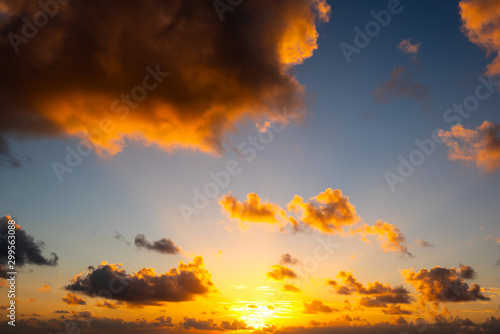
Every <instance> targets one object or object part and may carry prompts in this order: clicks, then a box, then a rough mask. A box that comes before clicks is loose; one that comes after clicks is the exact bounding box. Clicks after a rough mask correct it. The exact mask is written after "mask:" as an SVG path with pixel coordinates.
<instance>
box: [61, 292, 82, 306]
mask: <svg viewBox="0 0 500 334" xmlns="http://www.w3.org/2000/svg"><path fill="white" fill-rule="evenodd" d="M62 301H63V302H65V303H66V304H68V305H86V304H87V303H86V302H85V300H83V299H82V298H80V297H78V296H77V295H75V294H74V293H67V294H66V296H64V297H63V298H62Z"/></svg>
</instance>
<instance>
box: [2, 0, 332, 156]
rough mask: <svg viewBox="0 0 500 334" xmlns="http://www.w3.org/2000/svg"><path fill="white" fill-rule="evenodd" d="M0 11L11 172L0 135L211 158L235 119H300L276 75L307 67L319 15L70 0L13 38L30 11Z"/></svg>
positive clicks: (267, 5) (189, 3)
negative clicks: (282, 114)
mask: <svg viewBox="0 0 500 334" xmlns="http://www.w3.org/2000/svg"><path fill="white" fill-rule="evenodd" d="M2 4H3V5H2V20H1V22H0V30H1V34H0V74H1V76H2V80H1V82H0V105H1V108H0V155H2V156H3V158H4V159H3V162H4V164H8V165H11V166H15V165H17V164H18V162H17V161H16V157H15V155H14V154H12V152H10V150H9V147H8V145H7V142H6V140H5V138H6V136H9V135H14V136H17V137H26V136H28V137H30V136H31V137H32V136H34V137H43V136H56V135H71V136H73V135H78V136H82V137H84V138H89V139H90V140H91V141H92V143H93V144H94V145H95V148H96V151H97V152H98V153H101V154H115V153H116V152H119V151H120V150H121V149H122V148H123V146H124V145H125V143H126V141H127V140H137V141H140V142H143V143H144V144H146V145H151V144H152V145H158V146H159V147H161V148H162V149H164V150H168V151H170V150H173V149H178V148H188V149H196V150H201V151H204V152H213V153H219V152H221V151H222V150H223V147H222V141H223V138H224V136H225V134H227V133H228V131H230V130H231V129H232V128H233V125H234V123H235V122H237V121H239V120H242V119H243V118H245V117H249V118H252V119H261V118H272V116H271V109H272V108H278V109H281V108H282V107H283V106H285V105H286V106H287V107H288V110H292V111H293V112H295V113H296V114H301V113H302V111H303V107H304V87H303V86H301V85H300V84H299V83H298V81H297V80H296V79H295V77H293V75H291V74H290V72H289V71H288V70H289V69H290V67H291V66H293V65H295V64H300V63H302V62H303V61H304V60H305V59H307V58H309V57H311V56H312V53H313V51H314V50H315V49H316V48H317V38H318V35H319V34H318V31H317V27H316V25H317V23H318V22H320V21H328V18H329V13H330V6H329V5H328V4H327V3H326V1H325V0H275V1H272V2H269V1H264V0H256V1H245V2H243V3H242V4H240V5H239V6H238V7H236V8H234V10H232V11H228V12H226V13H225V15H224V20H223V21H221V20H220V19H219V16H218V13H217V11H216V10H215V9H214V6H213V3H212V1H197V0H173V1H161V0H152V1H147V2H144V1H118V0H114V1H111V0H110V1H104V2H103V1H90V0H89V1H70V2H67V3H66V4H64V5H57V7H58V10H55V11H54V13H55V15H53V17H50V18H49V23H48V24H46V25H45V26H43V27H41V28H40V29H38V30H39V31H38V33H36V34H35V35H36V36H34V37H30V38H25V36H24V35H23V32H26V30H27V28H26V27H25V24H26V23H25V22H26V20H24V19H23V18H25V19H27V20H28V21H30V22H32V21H33V17H34V16H35V18H39V15H38V16H37V15H35V14H36V13H38V12H40V11H41V8H40V5H39V4H38V1H21V0H19V1H14V0H5V1H2ZM35 28H36V27H35ZM28 30H29V29H28ZM13 34H15V35H13ZM25 35H26V34H25ZM13 36H18V37H13ZM19 38H21V39H24V40H23V42H22V43H19V42H16V41H19V40H20V39H19ZM13 41H14V42H13ZM13 45H14V47H13ZM16 51H18V52H17V53H16ZM146 68H148V69H146ZM154 72H156V74H152V73H154ZM167 73H168V76H167ZM140 86H142V87H143V88H136V87H140ZM145 95H146V96H145Z"/></svg>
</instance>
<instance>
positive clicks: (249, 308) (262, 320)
mask: <svg viewBox="0 0 500 334" xmlns="http://www.w3.org/2000/svg"><path fill="white" fill-rule="evenodd" d="M239 312H240V317H241V319H242V320H244V321H245V322H246V323H247V324H248V326H251V327H253V328H255V329H259V328H263V327H266V325H267V324H268V323H269V320H271V319H273V315H274V313H275V309H274V308H273V307H270V306H265V305H258V304H250V305H246V306H245V307H242V308H241V309H240V310H239Z"/></svg>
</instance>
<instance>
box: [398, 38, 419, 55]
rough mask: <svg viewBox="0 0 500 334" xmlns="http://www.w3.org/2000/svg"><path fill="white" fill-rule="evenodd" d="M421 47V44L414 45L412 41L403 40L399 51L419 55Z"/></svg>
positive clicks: (399, 45)
mask: <svg viewBox="0 0 500 334" xmlns="http://www.w3.org/2000/svg"><path fill="white" fill-rule="evenodd" d="M420 45H421V43H420V42H417V43H412V41H411V39H403V40H402V41H401V42H399V44H398V50H401V51H403V52H404V53H408V54H413V55H417V54H418V51H419V50H420Z"/></svg>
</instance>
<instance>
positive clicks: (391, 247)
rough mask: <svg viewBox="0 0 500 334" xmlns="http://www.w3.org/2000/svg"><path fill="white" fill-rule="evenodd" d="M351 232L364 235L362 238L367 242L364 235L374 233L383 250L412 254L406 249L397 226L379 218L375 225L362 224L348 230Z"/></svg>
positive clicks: (404, 240)
mask: <svg viewBox="0 0 500 334" xmlns="http://www.w3.org/2000/svg"><path fill="white" fill-rule="evenodd" d="M350 233H351V234H361V235H363V236H365V237H364V238H363V240H365V241H367V242H368V239H366V235H370V234H371V235H376V236H377V240H378V241H379V242H380V247H381V248H382V250H383V251H384V252H396V253H401V254H404V255H408V256H413V255H412V254H411V253H410V251H409V250H408V245H407V244H406V237H405V236H404V235H403V234H402V233H401V231H400V230H399V228H398V227H397V226H394V225H391V224H389V223H386V222H384V221H382V220H379V221H377V222H376V223H375V225H372V226H370V225H367V224H363V226H362V227H358V228H356V229H351V230H350Z"/></svg>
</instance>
